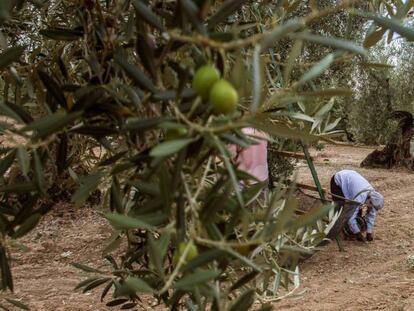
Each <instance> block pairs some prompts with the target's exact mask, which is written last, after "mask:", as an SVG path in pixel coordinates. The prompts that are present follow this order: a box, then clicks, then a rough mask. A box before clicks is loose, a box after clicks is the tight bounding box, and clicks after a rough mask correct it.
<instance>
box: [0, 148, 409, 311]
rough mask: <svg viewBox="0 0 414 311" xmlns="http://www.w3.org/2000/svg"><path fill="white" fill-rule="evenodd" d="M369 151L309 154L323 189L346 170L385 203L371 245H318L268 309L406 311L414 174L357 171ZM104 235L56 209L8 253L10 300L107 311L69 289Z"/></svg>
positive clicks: (87, 216) (92, 219)
mask: <svg viewBox="0 0 414 311" xmlns="http://www.w3.org/2000/svg"><path fill="white" fill-rule="evenodd" d="M371 150H372V149H370V148H355V147H333V146H329V147H326V148H325V149H323V150H322V151H319V152H316V151H315V152H314V153H315V154H316V155H317V156H316V158H315V161H316V166H317V170H318V173H319V176H320V179H321V181H322V184H323V186H324V187H328V186H329V180H330V177H331V175H332V174H333V173H334V172H335V171H337V170H339V169H344V168H351V169H352V168H353V169H358V170H359V171H360V172H361V173H362V174H363V175H364V176H366V177H367V179H368V180H370V181H371V182H372V184H373V185H374V186H375V187H376V188H377V189H378V190H379V191H380V192H382V193H383V195H384V196H385V199H386V205H385V208H384V209H383V210H382V211H381V213H380V215H379V216H378V217H377V224H376V230H375V241H374V242H373V243H369V244H362V243H360V242H352V241H346V242H344V246H345V248H346V252H339V251H338V249H337V246H336V245H335V243H331V244H330V245H328V246H326V247H324V248H323V250H322V251H320V252H319V253H317V254H316V255H314V256H313V257H312V258H310V259H308V260H307V261H306V262H304V263H303V264H302V266H301V273H302V286H301V289H300V290H306V291H305V293H304V294H303V295H302V296H300V297H299V298H298V297H296V298H290V299H286V300H283V301H281V302H279V303H276V304H275V305H274V309H275V310H301V311H302V310H405V311H408V310H414V270H413V269H412V268H411V269H410V268H409V266H408V264H407V257H408V256H409V255H414V243H413V241H414V230H413V227H414V211H413V207H414V206H413V205H414V204H413V202H414V174H412V173H411V174H410V173H408V172H406V171H404V170H390V171H388V170H380V169H375V170H367V169H359V168H358V164H359V163H360V161H361V160H362V159H363V158H364V157H365V156H366V155H367V154H368V153H369V152H370V151H371ZM298 178H299V180H300V181H302V182H306V183H311V177H310V173H309V170H308V169H307V167H305V166H301V167H299V168H298ZM109 236H110V232H109V231H108V227H107V225H106V223H105V220H103V219H102V217H101V216H100V215H99V212H98V211H96V210H94V209H92V208H75V207H73V206H71V205H69V204H63V205H59V206H56V207H55V208H54V210H53V212H51V213H50V214H49V215H47V216H46V217H45V218H44V219H43V220H42V222H41V224H40V225H39V226H38V227H37V228H36V229H35V230H34V231H33V232H32V233H31V234H30V235H28V236H27V237H25V238H24V239H23V240H22V241H21V242H22V243H23V244H24V245H26V246H28V247H29V250H28V251H27V252H21V251H17V249H16V250H15V251H14V252H13V254H12V255H13V268H12V269H13V270H12V271H13V274H14V280H15V288H16V290H15V295H14V296H13V297H14V298H15V299H21V300H22V301H23V302H25V303H27V304H28V305H29V306H30V308H31V310H56V311H61V310H73V311H75V310H114V309H109V308H106V307H105V304H104V303H101V302H100V293H101V292H100V291H99V290H97V291H94V292H92V293H86V294H83V293H81V292H80V291H74V290H73V289H74V287H75V286H76V284H77V283H79V282H80V281H81V280H83V279H85V273H82V272H81V271H80V270H78V269H76V268H74V267H73V266H71V264H70V263H72V262H80V263H84V264H91V265H93V266H94V267H97V266H103V265H104V261H102V259H101V258H102V256H101V254H102V249H99V248H97V247H96V246H95V245H102V244H101V242H102V241H103V240H105V239H107V238H108V237H109ZM9 297H10V296H9ZM0 301H1V300H0ZM11 309H12V308H11ZM139 310H152V309H151V307H149V306H147V307H142V308H140V309H139Z"/></svg>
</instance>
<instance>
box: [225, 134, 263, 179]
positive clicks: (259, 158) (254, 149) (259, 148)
mask: <svg viewBox="0 0 414 311" xmlns="http://www.w3.org/2000/svg"><path fill="white" fill-rule="evenodd" d="M242 131H243V133H244V134H245V135H247V136H249V138H251V139H252V140H254V141H256V142H257V144H254V145H251V146H249V147H248V148H244V149H242V148H241V147H239V146H235V145H231V146H229V150H230V152H231V153H232V155H233V156H234V159H235V162H236V164H237V167H238V169H239V170H241V171H245V172H247V173H249V174H250V175H253V176H255V177H256V178H257V179H258V180H260V181H265V180H267V179H268V178H269V168H268V165H267V140H266V134H265V133H263V132H262V131H259V130H256V129H254V128H251V127H246V128H244V129H242Z"/></svg>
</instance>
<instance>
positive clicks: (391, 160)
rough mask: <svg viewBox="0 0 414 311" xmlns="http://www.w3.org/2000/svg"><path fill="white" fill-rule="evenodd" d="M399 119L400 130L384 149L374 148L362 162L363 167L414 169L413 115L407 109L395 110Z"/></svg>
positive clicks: (394, 115)
mask: <svg viewBox="0 0 414 311" xmlns="http://www.w3.org/2000/svg"><path fill="white" fill-rule="evenodd" d="M392 116H393V118H395V119H397V120H399V124H398V130H397V131H396V133H395V134H394V135H393V137H392V138H391V139H390V141H389V142H388V143H387V145H386V146H385V147H384V149H382V150H374V151H373V152H371V153H370V154H369V155H368V156H367V157H366V158H365V159H364V160H363V161H362V162H361V167H377V168H387V169H389V168H392V167H395V166H404V167H407V168H409V169H411V170H414V158H413V156H412V155H411V153H410V146H411V139H412V137H413V135H414V125H413V115H412V114H411V113H409V112H407V111H395V112H393V113H392Z"/></svg>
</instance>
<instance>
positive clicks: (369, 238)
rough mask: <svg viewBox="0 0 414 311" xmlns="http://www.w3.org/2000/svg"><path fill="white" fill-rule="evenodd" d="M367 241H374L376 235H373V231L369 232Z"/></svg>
mask: <svg viewBox="0 0 414 311" xmlns="http://www.w3.org/2000/svg"><path fill="white" fill-rule="evenodd" d="M367 241H368V242H372V241H374V237H373V236H372V233H367Z"/></svg>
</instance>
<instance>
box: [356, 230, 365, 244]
mask: <svg viewBox="0 0 414 311" xmlns="http://www.w3.org/2000/svg"><path fill="white" fill-rule="evenodd" d="M356 239H357V240H358V241H360V242H365V238H364V236H363V235H362V233H361V232H358V233H357V234H356Z"/></svg>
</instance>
